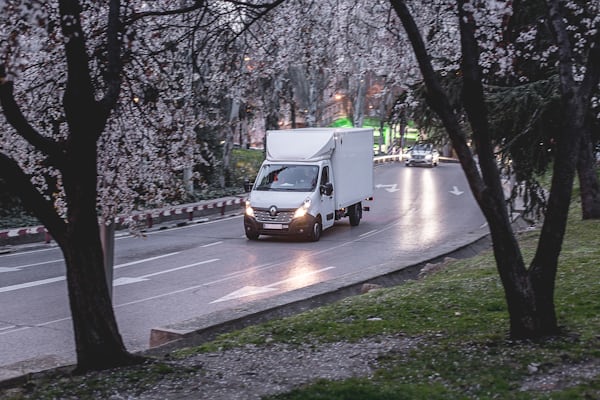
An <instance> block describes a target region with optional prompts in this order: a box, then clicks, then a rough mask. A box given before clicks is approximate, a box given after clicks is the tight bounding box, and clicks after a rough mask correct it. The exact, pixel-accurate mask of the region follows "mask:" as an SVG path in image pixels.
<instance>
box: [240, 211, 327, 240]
mask: <svg viewBox="0 0 600 400" xmlns="http://www.w3.org/2000/svg"><path fill="white" fill-rule="evenodd" d="M315 221H316V218H315V217H313V216H312V215H310V214H306V215H305V216H303V217H300V218H294V219H292V220H291V221H290V222H289V223H271V222H265V221H257V220H256V218H254V217H250V216H248V215H244V229H245V230H246V233H250V234H251V235H252V234H256V235H273V236H307V235H309V234H310V233H311V230H312V227H313V225H314V223H315Z"/></svg>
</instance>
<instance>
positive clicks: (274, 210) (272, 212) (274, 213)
mask: <svg viewBox="0 0 600 400" xmlns="http://www.w3.org/2000/svg"><path fill="white" fill-rule="evenodd" d="M269 215H270V216H271V217H275V216H277V207H275V206H271V207H270V208H269Z"/></svg>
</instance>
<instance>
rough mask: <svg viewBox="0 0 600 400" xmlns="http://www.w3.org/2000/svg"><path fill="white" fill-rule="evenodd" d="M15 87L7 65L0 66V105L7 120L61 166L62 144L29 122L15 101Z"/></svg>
mask: <svg viewBox="0 0 600 400" xmlns="http://www.w3.org/2000/svg"><path fill="white" fill-rule="evenodd" d="M13 89H14V85H13V82H11V81H9V80H8V79H7V78H6V71H5V67H4V66H3V65H2V66H0V105H1V106H2V110H3V112H4V116H5V117H6V120H7V121H8V123H9V124H10V125H11V126H12V127H13V128H15V130H16V131H17V133H18V134H19V135H20V136H21V137H23V139H25V140H26V141H27V142H28V143H30V144H31V145H32V146H33V147H35V148H36V149H37V150H39V151H40V152H42V154H44V155H46V156H48V157H49V160H48V161H49V164H51V165H54V166H55V167H60V165H61V164H62V163H63V161H64V152H63V148H62V146H60V145H59V144H58V143H57V142H55V141H54V140H52V139H50V138H47V137H45V136H43V135H41V134H40V133H39V132H38V131H37V130H35V129H34V128H33V127H32V126H31V124H29V122H28V121H27V119H26V118H25V116H24V115H23V113H22V112H21V109H20V108H19V105H18V104H17V102H16V101H15V97H14V93H13Z"/></svg>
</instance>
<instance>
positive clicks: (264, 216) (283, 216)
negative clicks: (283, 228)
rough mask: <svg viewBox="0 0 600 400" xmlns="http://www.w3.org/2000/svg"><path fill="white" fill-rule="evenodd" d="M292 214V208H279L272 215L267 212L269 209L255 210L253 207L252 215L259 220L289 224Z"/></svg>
mask: <svg viewBox="0 0 600 400" xmlns="http://www.w3.org/2000/svg"><path fill="white" fill-rule="evenodd" d="M293 216H294V210H279V211H278V212H277V215H275V216H272V215H271V214H269V210H257V209H254V217H255V218H256V220H257V221H259V222H275V223H279V224H289V223H290V222H292V217H293Z"/></svg>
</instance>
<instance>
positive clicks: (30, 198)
mask: <svg viewBox="0 0 600 400" xmlns="http://www.w3.org/2000/svg"><path fill="white" fill-rule="evenodd" d="M0 176H2V178H3V179H4V180H5V181H6V182H7V183H8V184H9V185H10V188H11V191H12V192H13V193H15V194H16V195H17V196H19V198H20V199H21V201H22V202H23V205H24V206H25V208H26V209H27V210H29V211H30V212H32V213H34V214H35V216H36V217H37V218H38V219H39V220H40V221H41V222H42V224H44V226H45V227H46V228H47V229H48V231H49V232H50V234H51V235H52V237H53V238H54V240H56V242H57V243H59V244H60V245H61V246H62V245H63V244H64V242H65V234H66V231H67V227H66V224H65V222H64V221H63V220H62V219H61V218H60V217H59V216H58V214H57V213H56V210H55V209H54V206H53V204H52V202H50V201H48V200H47V199H45V198H44V196H42V194H41V193H40V192H39V191H38V190H37V189H36V188H35V186H34V185H33V184H32V183H31V180H30V179H29V176H27V175H26V174H25V173H24V172H23V170H22V169H21V167H19V165H18V164H17V163H16V162H15V161H14V160H13V159H11V158H10V157H8V156H7V155H5V154H4V153H0Z"/></svg>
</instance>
